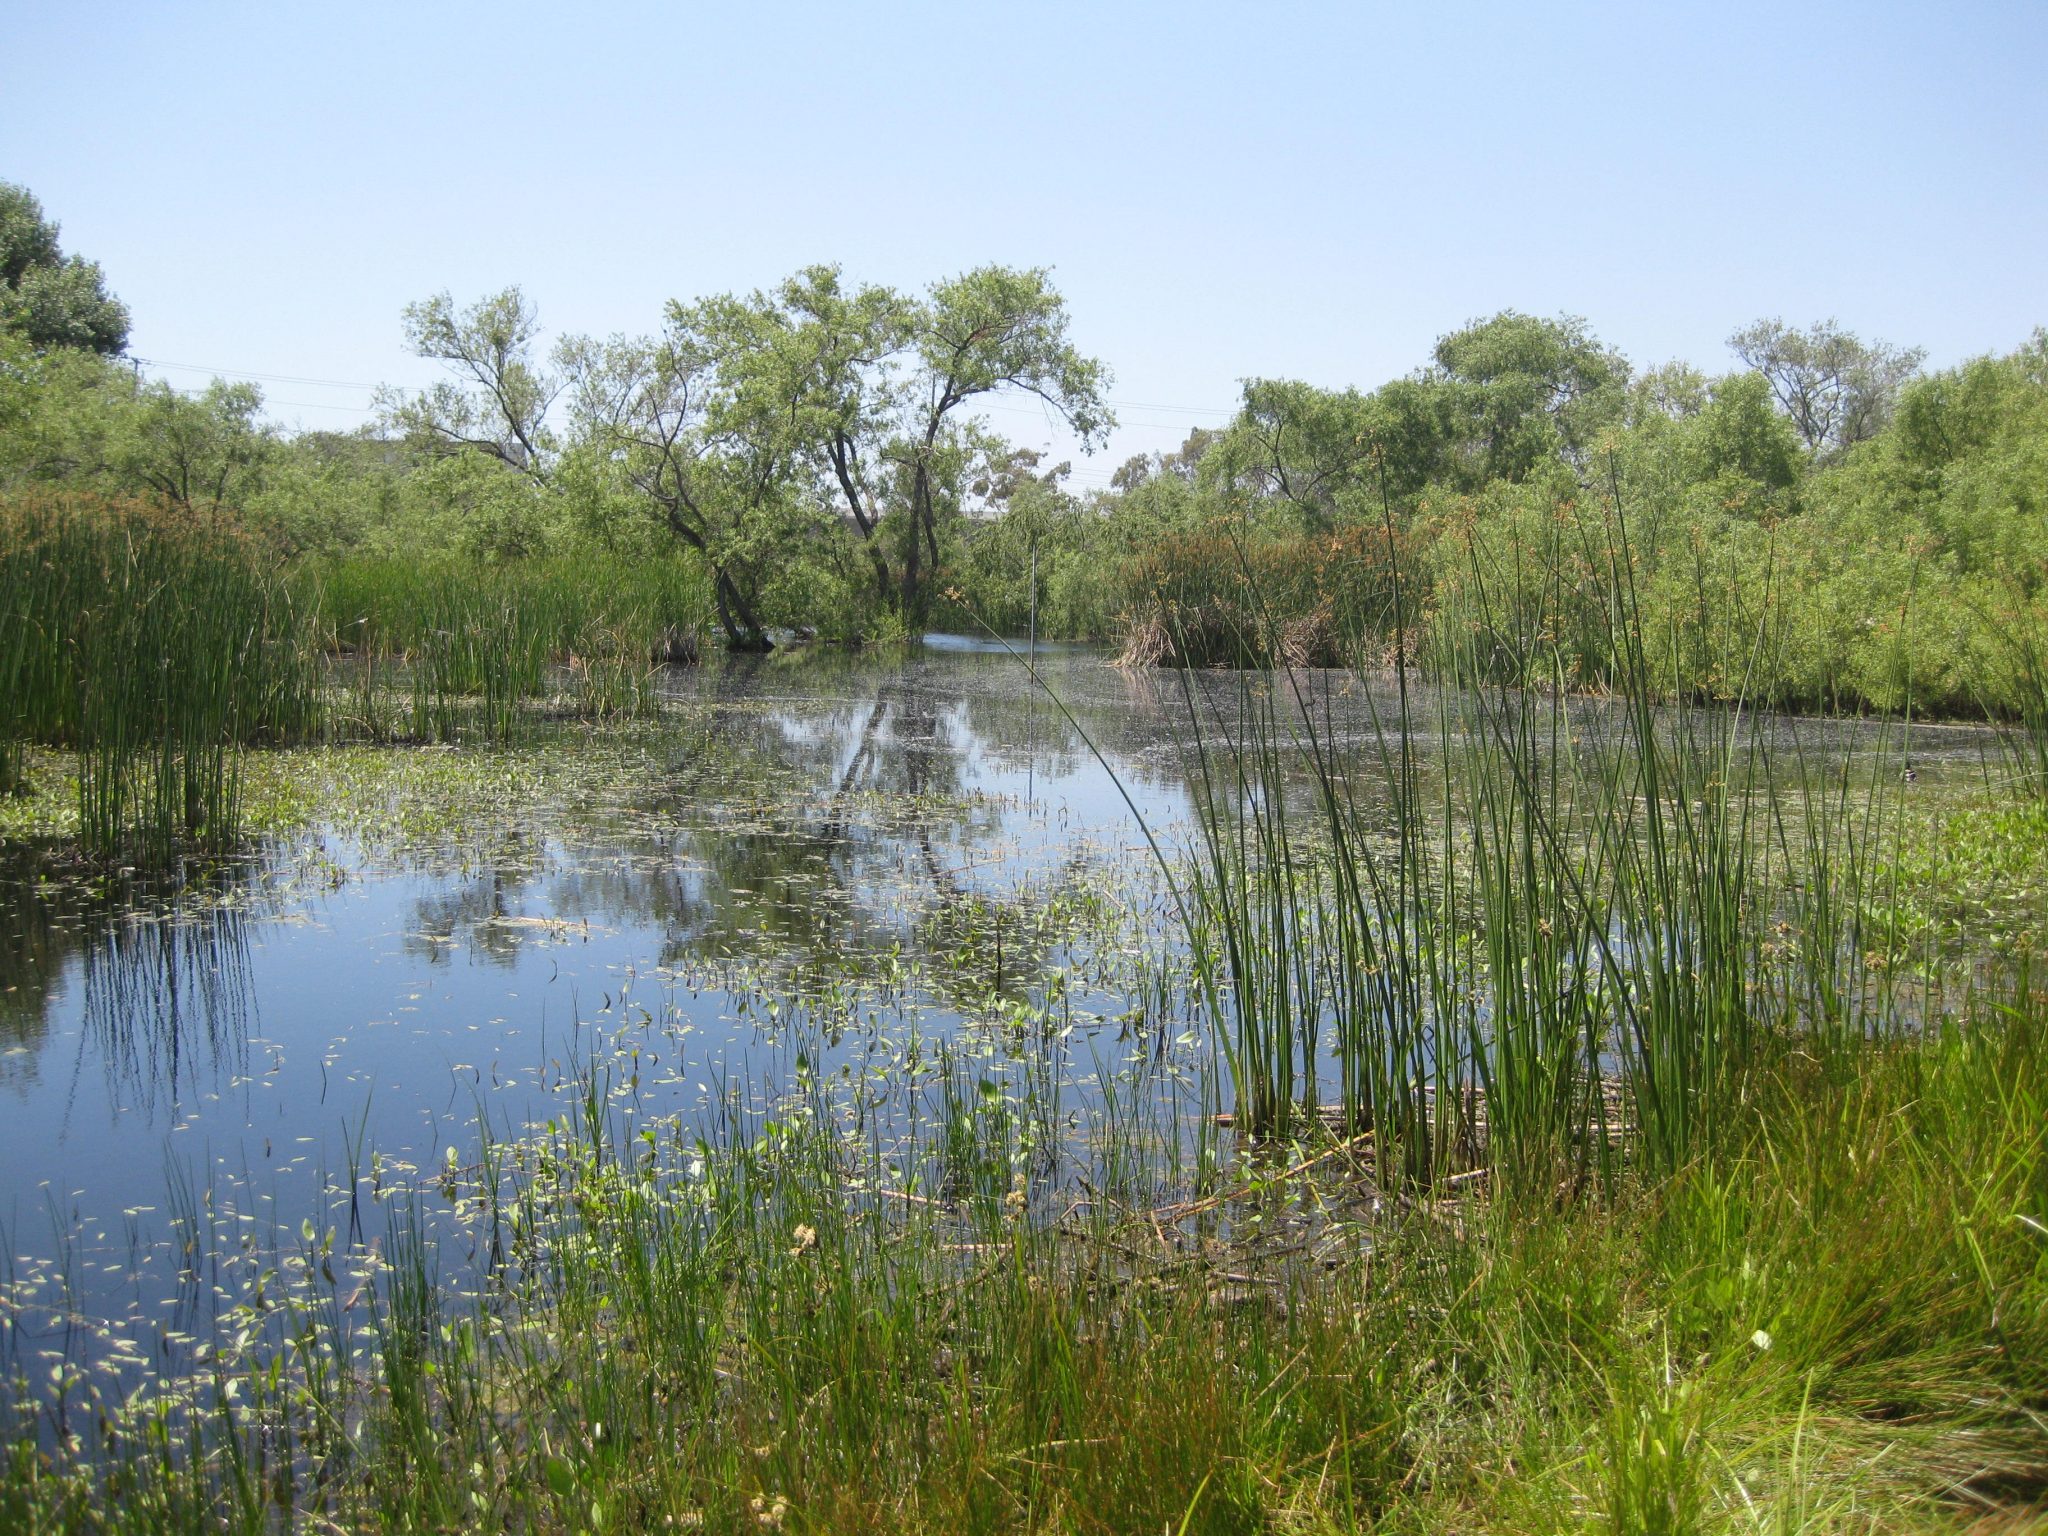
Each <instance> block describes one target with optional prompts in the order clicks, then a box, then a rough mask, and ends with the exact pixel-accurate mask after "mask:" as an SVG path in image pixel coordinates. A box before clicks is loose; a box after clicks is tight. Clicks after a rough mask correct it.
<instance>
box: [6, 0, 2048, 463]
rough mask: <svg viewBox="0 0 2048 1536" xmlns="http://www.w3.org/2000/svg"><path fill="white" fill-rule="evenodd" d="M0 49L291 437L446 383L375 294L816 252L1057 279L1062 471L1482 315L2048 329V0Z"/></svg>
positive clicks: (1355, 371)
mask: <svg viewBox="0 0 2048 1536" xmlns="http://www.w3.org/2000/svg"><path fill="white" fill-rule="evenodd" d="M5 32H6V37H7V40H6V43H5V46H4V48H0V179H4V180H10V181H15V182H18V183H21V184H23V185H26V186H27V187H29V188H30V189H31V190H32V191H33V192H34V193H35V194H36V195H37V196H38V197H39V198H40V199H41V200H42V203H43V206H44V209H45V212H46V213H47V214H48V215H49V216H50V217H52V218H54V219H56V220H58V221H59V222H60V223H61V225H62V226H63V235H62V239H63V243H64V247H65V249H66V251H67V252H76V253H79V254H82V255H85V256H88V257H91V258H93V259H96V260H98V261H99V262H100V263H101V264H102V266H103V267H104V269H105V271H106V275H107V278H108V282H109V284H110V286H111V287H112V288H113V290H114V291H115V292H116V293H117V294H119V296H120V297H121V298H122V299H123V300H124V301H125V302H126V303H127V304H128V306H129V308H130V311H131V313H132V316H133V321H134V325H133V331H132V334H131V337H130V350H131V352H132V353H133V354H134V355H135V356H137V357H138V358H141V359H145V360H147V361H146V363H145V371H146V372H147V373H150V374H153V375H155V376H158V377H161V378H165V379H168V380H171V381H173V382H175V383H177V384H179V385H181V386H186V387H193V386H199V385H203V384H204V383H205V381H206V379H207V377H208V375H209V373H211V372H216V371H218V372H222V373H225V374H227V375H228V376H231V377H245V376H258V377H257V382H259V383H260V384H261V385H262V387H263V389H264V392H265V395H266V399H267V401H268V404H269V410H270V413H271V415H272V416H273V417H274V418H275V419H277V420H278V421H280V422H281V423H285V424H288V425H293V426H301V427H305V428H352V427H354V426H357V425H359V424H361V423H363V422H365V421H368V420H370V419H371V418H370V415H369V411H368V406H369V402H370V393H371V387H372V386H374V385H376V384H378V383H380V382H388V383H392V384H397V385H404V386H411V385H419V384H423V383H426V382H428V381H429V380H430V379H431V378H432V377H433V376H434V372H433V370H434V367H435V365H433V364H431V363H428V362H426V361H424V360H422V359H419V358H415V357H411V356H409V355H408V354H407V353H406V351H405V348H404V345H403V338H402V334H401V329H400V318H399V317H400V311H401V310H402V309H403V307H404V306H405V305H406V304H407V303H408V302H410V301H412V300H416V299H419V298H423V297H425V296H427V295H429V294H432V293H435V292H437V291H440V290H443V289H446V290H448V291H450V292H451V293H452V294H453V295H454V296H455V298H456V299H457V300H458V301H460V302H467V301H469V300H471V299H474V298H478V297H481V296H482V295H484V294H486V293H489V292H492V291H495V290H497V289H499V288H502V287H504V286H505V285H507V284H512V283H516V284H519V285H520V286H521V287H522V288H523V289H524V290H525V292H526V293H527V295H528V296H529V297H530V298H531V299H532V300H533V301H534V302H535V303H536V305H537V306H538V308H539V310H540V313H541V317H542V320H543V322H544V324H545V325H546V327H547V329H548V331H549V332H550V334H559V333H563V332H591V333H597V334H610V333H613V332H626V333H647V332H651V331H653V330H655V329H657V328H658V326H659V323H660V317H661V310H662V306H663V304H664V303H665V302H666V301H667V300H669V299H671V298H680V299H685V300H688V299H693V298H697V297H700V296H703V295H707V294H711V293H718V292H724V291H730V290H741V291H744V290H750V289H753V288H756V287H766V286H769V285H772V284H773V283H775V282H776V281H778V280H779V279H781V278H782V277H784V276H786V275H788V274H789V273H791V272H794V271H796V270H797V269H799V268H801V267H803V266H806V265H808V264H811V263H813V262H819V261H826V262H837V263H840V264H841V265H842V266H843V267H844V268H845V269H846V272H847V274H848V276H849V277H850V278H855V279H859V280H864V281H873V282H882V283H888V284H892V285H896V286H900V287H904V288H913V289H914V288H918V287H922V286H923V285H924V284H926V283H929V282H931V281H934V280H936V279H939V278H943V277H947V276H951V275H954V274H957V273H958V272H960V271H962V270H964V269H967V268H969V267H974V266H978V265H982V264H984V263H989V262H999V263H1003V264H1007V265H1012V266H1045V267H1049V268H1051V269H1052V271H1053V280H1054V282H1055V284H1056V285H1057V286H1058V288H1059V289H1060V291H1061V292H1062V293H1063V294H1064V295H1065V296H1066V299H1067V302H1068V306H1069V310H1070V313H1071V317H1072V335H1073V339H1074V340H1075V342H1076V343H1077V344H1078V345H1079V346H1080V347H1081V349H1082V350H1083V351H1084V352H1086V353H1088V354H1090V355H1092V356H1096V357H1099V358H1101V359H1102V360H1104V361H1105V362H1106V363H1107V364H1108V366H1109V368H1110V369H1111V371H1112V373H1113V375H1114V383H1113V385H1112V388H1111V390H1110V395H1111V398H1112V400H1113V401H1115V402H1116V409H1117V414H1118V416H1119V418H1120V421H1121V423H1122V424H1121V425H1120V427H1119V428H1118V430H1117V432H1116V433H1115V434H1114V435H1113V436H1112V438H1111V441H1110V443H1109V446H1108V447H1107V449H1106V450H1104V451H1102V452H1100V453H1097V454H1096V455H1095V456H1094V457H1093V458H1091V459H1085V460H1082V459H1078V458H1077V460H1076V470H1075V482H1074V483H1075V484H1076V485H1077V486H1080V487H1086V486H1091V485H1098V484H1102V483H1105V482H1106V481H1107V480H1108V478H1109V475H1110V473H1111V472H1112V470H1113V469H1114V467H1115V466H1116V464H1118V463H1119V462H1121V461H1122V459H1124V458H1125V457H1127V456H1128V455H1130V454H1133V453H1141V452H1151V451H1155V450H1159V449H1165V448H1171V447H1173V446H1174V445H1176V444H1177V443H1178V442H1179V441H1180V439H1181V438H1182V437H1183V436H1184V435H1185V433H1186V432H1187V430H1188V429H1189V428H1190V427H1192V426H1199V425H1218V424H1220V423H1221V422H1222V421H1224V420H1225V419H1226V418H1227V415H1228V413H1229V411H1230V409H1231V407H1232V405H1233V404H1234V403H1235V402H1236V400H1237V398H1238V394H1239V389H1240V386H1241V382H1242V381H1243V380H1244V379H1246V378H1252V377H1289V378H1300V379H1306V380H1308V381H1310V382H1312V383H1315V384H1319V385H1325V386H1331V387H1342V386H1357V387H1359V388H1361V389H1370V388H1372V387H1374V386H1376V385H1378V384H1380V383H1383V382H1384V381H1386V380H1387V379H1390V378H1393V377H1397V376H1399V375H1402V374H1405V373H1407V372H1409V371H1411V370H1412V369H1414V368H1416V367H1417V366H1419V365H1421V364H1422V363H1424V362H1425V361H1426V360H1427V358H1428V356H1429V351H1430V348H1431V346H1432V345H1433V343H1434V341H1435V339H1436V338H1437V337H1438V336H1440V335H1442V334H1444V333H1445V332H1447V331H1451V330H1454V329H1456V328H1458V327H1459V326H1461V325H1463V324H1465V323H1466V322H1468V321H1470V320H1473V319H1476V318H1480V317H1483V316H1486V315H1489V314H1492V313H1495V312H1497V311H1499V310H1502V309H1508V308H1513V309H1518V310H1522V311H1524V312H1527V313H1533V314H1540V315H1557V314H1570V315H1577V316H1583V317H1585V318H1586V319H1587V320H1588V321H1589V322H1590V324H1591V326H1592V329H1593V331H1594V332H1595V333H1596V334H1597V335H1598V336H1599V337H1600V338H1601V339H1602V340H1603V341H1605V342H1606V343H1608V344H1609V345H1611V346H1615V347H1618V348H1619V349H1620V350H1621V351H1622V352H1624V353H1625V354H1627V355H1628V356H1629V357H1630V358H1631V359H1632V360H1633V361H1634V362H1635V363H1637V364H1638V365H1654V364H1656V363H1661V362H1664V361H1667V360H1670V359H1673V358H1683V359H1686V360H1688V361H1691V362H1693V363H1695V364H1697V365H1699V366H1701V367H1704V368H1706V369H1708V370H1709V371H1714V372H1718V371H1722V370H1724V369H1727V368H1729V367H1732V366H1734V363H1733V360H1732V358H1731V357H1730V355H1729V353H1728V352H1727V348H1726V338H1727V336H1728V335H1729V333H1730V332H1731V331H1733V330H1734V329H1736V328H1737V327H1738V326H1741V325H1744V324H1747V323H1748V322H1750V321H1752V320H1755V319H1758V318H1761V317H1764V316H1782V317H1783V318H1785V319H1786V320H1788V321H1790V322H1793V323H1795V324H1805V323H1808V322H1811V321H1815V320H1819V319H1824V318H1830V317H1832V318H1837V319H1839V320H1840V321H1841V322H1842V323H1843V324H1845V325H1847V326H1849V327H1851V328H1852V329H1854V330H1856V331H1857V332H1859V333H1860V334H1861V335H1863V336H1864V337H1866V338H1883V339H1886V340H1889V341H1893V342H1896V343H1900V344H1905V345H1918V346H1922V347H1925V348H1926V349H1927V353H1928V358H1929V362H1930V364H1932V365H1934V366H1942V365H1946V364H1951V363H1954V362H1957V361H1960V360H1962V359H1964V358H1966V357H1970V356H1974V355H1977V354H1980V353H1984V352H1991V351H2007V350H2010V349H2011V348H2012V347H2014V346H2016V345H2018V344H2019V343H2020V342H2022V341H2023V340H2025V339H2026V337H2027V336H2028V335H2029V334H2030V333H2031V332H2032V330H2033V329H2034V327H2036V326H2038V325H2042V324H2048V85H2044V83H2043V81H2044V76H2043V74H2042V63H2043V61H2044V60H2048V4H2042V3H2038V0H2035V3H2015V4H1990V3H1982V4H1971V3H1955V4H1949V5H1942V6H1934V5H1927V4H1912V5H1893V4H1885V3H1863V4H1855V5H1820V4H1812V5H1807V4H1797V3H1792V0H1778V3H1776V4H1772V5H1749V4H1718V5H1698V6H1692V5H1667V4H1650V3H1643V0H1636V3H1633V4H1628V5H1614V6H1604V5H1568V4H1564V3H1562V0H1552V3H1547V4H1520V5H1507V4H1501V5H1482V4H1458V3H1428V4H1421V3H1409V4H1401V5H1376V4H1363V3H1358V4H1321V5H1286V4H1265V5H1246V4H1239V5H1206V4H1193V3H1184V4H1176V5H1171V6H1168V5H1151V4H1119V3H1114V0H1095V3H1092V4H1065V3H1059V0H1041V3H1036V4H999V3H974V0H952V3H950V4H934V5H919V4H888V3H879V0H877V3H869V4H855V3H846V0H841V3H838V4H819V5H806V4H783V3H769V0H761V3H750V4H738V3H732V0H728V3H725V4H721V5H704V4H695V3H687V0H677V3H671V4H650V5H624V4H618V5H603V4H574V5H570V4H557V5H528V4H518V3H499V4H490V5H468V4H457V3H441V0H412V3H410V4H405V5H386V4H379V3H352V4H347V5H336V4H330V5H317V6H316V5H280V4H276V3H270V4H263V5H230V4H206V3H198V0H193V3H185V4H178V5H170V4H160V3H149V4H143V3H135V4H127V5H107V4H93V3H84V0H79V3H65V4H58V3H54V0H43V3H40V4H37V3H32V0H17V4H16V5H15V6H14V7H12V8H11V14H10V15H9V17H8V19H7V23H6V28H5ZM173 365H176V366H173ZM989 419H990V421H991V423H992V424H993V425H994V426H996V427H997V428H998V429H1000V430H1002V431H1004V432H1005V433H1006V434H1008V435H1010V436H1011V437H1012V438H1014V439H1015V440H1017V441H1019V442H1022V443H1028V444H1031V445H1033V446H1041V445H1044V446H1050V447H1051V448H1052V449H1053V450H1054V451H1055V453H1056V454H1064V453H1066V452H1068V451H1069V449H1070V444H1069V443H1068V441H1067V440H1066V439H1065V438H1064V436H1063V435H1062V434H1060V433H1059V432H1057V431H1056V430H1055V424H1054V423H1051V422H1050V421H1049V420H1048V419H1047V417H1046V414H1045V412H1044V410H1043V408H1042V407H1038V406H1035V405H1034V404H1032V403H1030V402H1026V401H1009V402H1005V403H1003V404H1002V405H1001V407H1000V408H999V409H997V410H996V411H995V412H994V413H993V414H992V415H991V416H990V418H989Z"/></svg>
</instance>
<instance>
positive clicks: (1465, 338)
mask: <svg viewBox="0 0 2048 1536" xmlns="http://www.w3.org/2000/svg"><path fill="white" fill-rule="evenodd" d="M1427 376H1428V377H1430V378H1432V379H1434V380H1435V381H1436V382H1438V383H1440V384H1441V385H1443V386H1444V389H1445V393H1446V396H1447V406H1448V409H1449V412H1450V414H1451V417H1452V421H1453V423H1454V436H1455V446H1454V448H1453V451H1452V456H1451V457H1452V462H1453V464H1454V465H1455V466H1456V467H1457V468H1458V470H1459V471H1460V478H1461V479H1462V481H1463V482H1464V484H1465V485H1466V486H1467V487H1470V488H1477V487H1479V486H1482V485H1485V484H1486V483H1487V482H1489V481H1492V480H1516V481H1519V480H1524V479H1527V478H1528V477H1529V476H1530V475H1531V474H1532V473H1534V472H1535V470H1536V468H1537V467H1538V466H1539V465H1540V464H1543V463H1544V462H1546V461H1551V460H1557V459H1560V458H1562V459H1563V460H1565V461H1567V462H1569V463H1572V464H1574V465H1576V464H1580V463H1583V462H1584V459H1585V456H1586V454H1587V452H1588V450H1589V449H1590V448H1591V447H1592V444H1593V441H1594V439H1595V437H1596V436H1597V434H1598V433H1599V431H1600V429H1601V428H1602V427H1605V426H1608V425H1610V424H1612V423H1614V422H1616V421H1618V420H1619V419H1620V418H1621V417H1622V415H1623V413H1624V411H1625V409H1626V403H1627V402H1626V394H1625V391H1626V389H1627V386H1628V377H1629V368H1628V363H1627V361H1626V360H1625V359H1624V358H1623V357H1622V356H1621V354H1620V353H1618V352H1615V351H1613V350H1611V349H1609V348H1607V347H1604V346H1602V345H1601V344H1600V342H1599V341H1598V340H1597V339H1596V338H1595V337H1594V336H1593V334H1592V332H1591V331H1590V330H1588V329H1587V326H1586V322H1585V321H1583V320H1580V319H1576V318H1574V317H1571V316H1564V317H1562V318H1560V319H1557V320H1543V319H1539V318H1537V317H1536V316H1534V315H1524V314H1518V313H1517V312H1516V311H1514V310H1511V309H1509V310H1503V311H1501V312H1500V313H1499V314H1497V315H1495V316H1493V318H1491V319H1489V320H1481V321H1476V322H1474V323H1473V324H1471V325H1468V326H1467V327H1465V329H1463V330H1461V331H1453V332H1452V333H1451V334H1450V335H1448V336H1444V337H1442V338H1440V339H1439V340H1438V342H1437V344H1436V351H1435V355H1434V366H1433V368H1432V369H1431V371H1430V373H1429V374H1428V375H1427Z"/></svg>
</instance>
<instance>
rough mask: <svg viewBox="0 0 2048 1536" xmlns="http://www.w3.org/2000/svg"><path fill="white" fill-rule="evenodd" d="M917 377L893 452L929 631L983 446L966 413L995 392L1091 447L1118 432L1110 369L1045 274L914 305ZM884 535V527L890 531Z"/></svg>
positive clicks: (985, 283) (910, 584) (913, 594)
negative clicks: (935, 585)
mask: <svg viewBox="0 0 2048 1536" xmlns="http://www.w3.org/2000/svg"><path fill="white" fill-rule="evenodd" d="M908 334H909V339H910V346H909V366H910V377H909V379H908V381H907V387H906V388H905V389H904V391H903V393H902V396H901V402H902V403H901V407H900V410H899V412H898V415H897V421H896V431H895V433H894V434H893V435H892V436H891V438H890V440H889V441H888V443H887V444H886V446H885V447H884V449H883V454H884V456H885V457H886V458H887V459H888V460H889V461H890V462H891V463H892V464H893V465H894V466H895V467H896V469H897V471H898V475H897V495H898V497H899V503H900V504H899V508H898V511H897V515H896V517H895V519H894V521H895V523H896V538H895V541H894V542H895V545H896V548H895V554H896V558H897V572H896V576H897V592H898V609H899V611H900V613H901V614H902V616H903V618H904V619H905V621H906V622H908V623H910V624H912V625H913V626H915V625H919V624H922V623H923V621H924V617H925V612H926V607H927V603H928V597H929V593H928V581H929V575H930V573H932V572H935V571H936V570H937V569H938V567H939V564H940V549H939V533H940V524H941V521H942V518H944V517H946V516H949V515H951V516H957V514H958V509H959V501H960V498H959V491H960V482H961V478H962V476H963V475H964V474H965V473H966V472H967V470H968V468H969V466H970V465H972V464H973V463H974V462H975V458H976V454H975V451H974V450H975V447H976V444H975V441H974V440H973V438H972V437H971V436H970V434H969V433H967V432H966V431H964V430H963V429H962V425H963V424H962V417H963V416H965V415H967V413H968V412H969V411H970V410H971V408H972V406H973V404H974V403H975V402H976V401H978V400H981V399H983V398H984V397H986V396H990V395H995V394H999V393H1005V392H1017V393H1023V394H1030V395H1035V396H1037V397H1038V398H1039V399H1040V400H1042V401H1044V402H1045V404H1046V405H1048V406H1049V407H1051V408H1052V410H1053V411H1054V412H1056V413H1057V414H1058V415H1059V417H1060V419H1061V420H1062V421H1063V422H1064V423H1065V424H1066V426H1067V428H1068V430H1069V431H1071V432H1072V433H1073V434H1074V435H1075V436H1076V437H1077V438H1078V439H1079V440H1080V442H1081V445H1082V447H1083V448H1084V449H1087V448H1092V447H1094V446H1095V445H1096V444H1097V443H1099V442H1101V441H1102V440H1103V438H1105V437H1106V436H1107V435H1108V432H1109V429H1110V428H1111V427H1113V426H1114V425H1115V417H1114V416H1113V415H1111V413H1110V411H1109V407H1108V404H1107V402H1106V401H1105V399H1104V391H1105V390H1106V389H1107V388H1108V385H1109V374H1108V370H1107V369H1105V368H1104V366H1103V365H1102V364H1101V363H1100V362H1097V361H1096V360H1095V359H1093V358H1089V357H1084V356H1083V355H1082V354H1081V353H1080V351H1079V350H1078V349H1076V348H1075V346H1074V345H1073V343H1072V341H1071V340H1070V339H1069V337H1068V318H1067V306H1066V300H1065V299H1063V298H1062V297H1061V296H1060V294H1059V293H1058V291H1057V290H1055V289H1054V288H1053V286H1052V282H1051V279H1050V275H1049V274H1048V273H1047V271H1046V270H1045V269H1044V268H1043V267H1032V268H1027V269H1022V270H1020V269H1017V268H1014V267H999V266H988V267H978V268H976V269H975V270H973V271H971V272H967V273H964V274H963V275H961V276H960V277H957V278H954V279H951V280H950V281H947V282H941V283H935V284H933V285H932V287H931V289H930V290H929V292H928V293H927V295H926V297H925V299H924V300H923V301H922V302H921V303H918V304H916V305H914V306H910V307H909V308H908ZM880 531H881V530H879V529H878V530H877V532H880Z"/></svg>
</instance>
